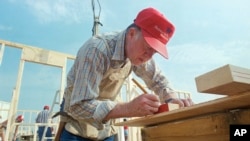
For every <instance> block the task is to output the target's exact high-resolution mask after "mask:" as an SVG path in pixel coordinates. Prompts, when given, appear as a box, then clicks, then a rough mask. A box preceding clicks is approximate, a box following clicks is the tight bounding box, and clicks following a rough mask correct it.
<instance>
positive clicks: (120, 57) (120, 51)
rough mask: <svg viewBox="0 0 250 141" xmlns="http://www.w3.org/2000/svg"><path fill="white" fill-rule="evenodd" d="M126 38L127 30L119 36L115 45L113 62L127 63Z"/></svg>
mask: <svg viewBox="0 0 250 141" xmlns="http://www.w3.org/2000/svg"><path fill="white" fill-rule="evenodd" d="M125 36H126V30H124V31H122V32H120V33H119V34H118V36H117V41H116V45H115V51H114V54H113V56H112V60H117V61H125V60H126V57H125V53H124V52H125V46H124V45H125Z"/></svg>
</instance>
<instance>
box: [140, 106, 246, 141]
mask: <svg viewBox="0 0 250 141" xmlns="http://www.w3.org/2000/svg"><path fill="white" fill-rule="evenodd" d="M249 117H250V109H242V110H237V111H232V112H221V113H216V114H211V115H205V116H199V117H196V118H191V119H187V120H179V121H177V122H171V123H166V124H161V125H157V126H152V127H146V128H142V138H143V141H161V140H162V141H165V140H173V141H204V140H205V141H229V136H230V135H229V133H230V128H229V126H230V124H243V123H244V124H250V118H249ZM204 123H206V124H204Z"/></svg>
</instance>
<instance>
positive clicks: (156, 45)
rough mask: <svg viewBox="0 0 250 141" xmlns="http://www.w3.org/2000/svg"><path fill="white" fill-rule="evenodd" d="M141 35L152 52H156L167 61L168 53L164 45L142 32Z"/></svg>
mask: <svg viewBox="0 0 250 141" xmlns="http://www.w3.org/2000/svg"><path fill="white" fill-rule="evenodd" d="M142 35H143V37H144V39H145V40H146V42H147V43H148V44H149V45H150V47H152V48H153V49H154V50H156V51H157V52H158V53H159V54H160V55H161V56H163V57H164V58H166V59H168V52H167V47H166V45H165V44H164V43H162V42H161V41H159V40H157V39H156V38H154V37H153V36H152V35H150V34H149V33H147V32H146V31H144V30H142Z"/></svg>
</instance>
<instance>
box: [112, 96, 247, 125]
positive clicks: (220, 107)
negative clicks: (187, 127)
mask: <svg viewBox="0 0 250 141" xmlns="http://www.w3.org/2000/svg"><path fill="white" fill-rule="evenodd" d="M249 101H250V91H249V92H246V93H243V94H240V95H233V96H229V97H224V98H219V99H216V100H213V101H208V102H204V103H200V104H196V105H193V106H190V107H185V108H180V109H176V110H173V111H169V112H163V113H159V114H155V115H152V116H146V117H139V118H135V119H132V120H128V121H126V122H120V123H116V124H115V125H117V126H124V125H128V126H137V127H143V126H151V125H156V124H161V123H165V122H171V121H175V120H181V119H187V118H192V117H196V116H200V115H206V114H211V113H215V112H222V111H228V110H233V109H238V108H245V107H250V102H249Z"/></svg>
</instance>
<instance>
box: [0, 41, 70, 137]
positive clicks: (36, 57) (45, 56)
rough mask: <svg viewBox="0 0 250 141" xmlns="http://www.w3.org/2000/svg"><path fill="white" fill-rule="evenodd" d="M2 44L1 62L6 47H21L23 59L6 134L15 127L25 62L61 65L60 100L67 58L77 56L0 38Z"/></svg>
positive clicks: (53, 65) (20, 64)
mask: <svg viewBox="0 0 250 141" xmlns="http://www.w3.org/2000/svg"><path fill="white" fill-rule="evenodd" d="M0 44H1V50H0V62H1V60H2V58H3V55H4V49H5V47H13V48H17V49H21V51H22V52H21V59H20V63H19V70H18V76H17V82H16V86H15V88H14V90H13V95H12V100H11V106H10V110H9V114H8V119H9V120H8V124H7V130H6V135H11V132H12V131H13V129H14V126H15V123H14V119H15V113H16V111H17V106H18V101H19V95H20V88H21V82H22V76H23V70H24V64H25V62H33V63H38V64H43V65H47V66H52V67H59V68H61V69H62V72H61V85H60V100H62V97H63V93H64V88H65V82H66V81H65V79H66V66H67V60H68V59H71V60H74V59H75V56H73V55H70V54H65V53H60V52H56V51H50V50H46V49H42V48H38V47H34V46H28V45H24V44H19V43H13V42H10V41H6V40H0ZM5 138H6V139H5V140H9V138H10V136H6V137H5Z"/></svg>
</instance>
